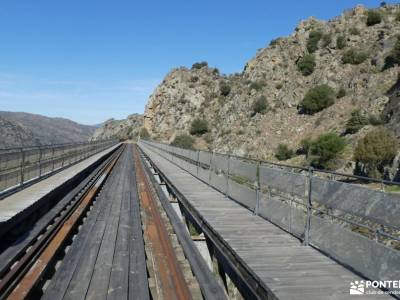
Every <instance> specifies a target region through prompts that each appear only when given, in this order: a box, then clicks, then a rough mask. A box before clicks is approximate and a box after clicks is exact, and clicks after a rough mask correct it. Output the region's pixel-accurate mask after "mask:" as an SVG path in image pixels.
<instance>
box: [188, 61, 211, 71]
mask: <svg viewBox="0 0 400 300" xmlns="http://www.w3.org/2000/svg"><path fill="white" fill-rule="evenodd" d="M203 67H208V62H206V61H202V62H196V63H194V64H193V65H192V69H201V68H203Z"/></svg>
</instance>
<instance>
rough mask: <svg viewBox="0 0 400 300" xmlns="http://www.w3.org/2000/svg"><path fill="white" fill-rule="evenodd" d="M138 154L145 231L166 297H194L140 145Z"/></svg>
mask: <svg viewBox="0 0 400 300" xmlns="http://www.w3.org/2000/svg"><path fill="white" fill-rule="evenodd" d="M134 158H135V166H136V168H135V169H136V174H137V176H136V178H137V182H138V189H139V195H140V202H141V205H142V208H143V209H144V211H145V213H146V216H147V218H146V221H145V222H146V229H145V234H146V235H147V237H148V239H149V241H150V243H151V246H152V250H153V255H154V259H155V263H156V267H157V275H158V276H159V279H160V285H161V287H162V289H161V292H162V295H163V299H192V297H191V294H190V291H189V287H188V285H187V282H186V280H185V278H184V275H183V272H182V269H181V267H180V265H179V262H178V259H177V257H176V255H175V252H174V249H173V246H172V243H171V240H170V239H169V235H168V231H167V229H166V227H165V225H164V223H163V221H162V218H161V214H160V211H159V208H158V206H157V202H156V199H155V196H154V194H153V192H152V191H151V188H150V182H149V179H148V178H147V176H146V174H145V172H144V169H143V165H142V164H141V161H140V157H139V152H138V150H137V148H135V151H134Z"/></svg>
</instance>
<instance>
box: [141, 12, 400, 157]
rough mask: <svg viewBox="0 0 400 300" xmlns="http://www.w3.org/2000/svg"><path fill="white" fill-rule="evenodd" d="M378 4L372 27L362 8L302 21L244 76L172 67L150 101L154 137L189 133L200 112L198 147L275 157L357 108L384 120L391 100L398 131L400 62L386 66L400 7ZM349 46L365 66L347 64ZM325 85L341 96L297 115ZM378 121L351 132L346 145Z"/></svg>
mask: <svg viewBox="0 0 400 300" xmlns="http://www.w3.org/2000/svg"><path fill="white" fill-rule="evenodd" d="M376 10H377V11H379V12H380V14H381V16H382V21H381V22H380V23H379V24H375V25H373V26H367V24H366V19H367V16H366V12H367V10H366V9H365V8H364V7H362V6H357V7H356V8H354V9H352V10H348V11H346V12H344V13H343V14H342V15H340V16H338V17H336V18H334V19H332V20H329V21H320V20H316V19H315V18H309V19H308V20H305V21H302V22H300V24H299V25H298V26H297V27H296V28H295V31H294V32H293V34H292V35H290V36H288V37H283V38H279V39H276V40H274V41H272V42H271V44H270V45H269V46H268V47H266V48H264V49H261V50H260V51H258V53H257V54H256V56H255V57H254V58H253V59H251V60H250V61H249V62H248V63H247V64H246V65H245V67H244V70H243V72H242V73H241V74H233V75H229V76H225V75H221V74H219V72H218V70H217V69H215V68H209V67H208V66H203V67H201V66H200V67H199V66H196V67H194V68H192V69H188V68H184V67H181V68H177V69H174V70H172V71H171V72H170V73H169V74H168V75H167V76H166V77H165V79H164V80H163V82H162V83H161V84H160V85H159V86H158V87H157V88H156V90H155V91H154V93H153V94H152V95H151V97H150V99H149V102H148V104H147V106H146V109H145V114H144V127H145V128H146V129H147V130H148V132H149V133H150V134H151V136H152V137H153V138H155V139H158V140H161V141H165V142H170V141H172V140H173V139H174V137H175V136H176V135H177V134H179V133H187V132H188V131H189V129H190V124H191V122H192V121H193V120H194V119H195V118H201V119H205V120H207V122H208V124H209V128H210V132H209V133H208V134H206V135H204V136H203V137H202V138H197V147H198V148H211V149H214V150H216V151H220V152H231V153H235V154H238V155H249V156H252V157H256V158H261V159H268V160H271V159H274V156H273V155H274V151H275V148H276V147H277V145H278V144H279V143H284V144H287V145H288V146H289V147H290V148H293V149H296V148H298V146H299V144H300V141H301V140H302V139H304V138H307V137H311V138H313V137H316V136H318V135H320V134H322V133H326V132H336V133H338V134H343V133H344V131H345V125H346V122H347V120H348V119H349V117H350V115H351V112H352V111H353V110H355V109H361V110H362V111H363V112H365V113H366V114H368V115H371V116H374V117H377V118H380V116H381V115H382V114H384V113H385V110H388V106H390V107H393V109H391V110H390V111H391V113H390V116H389V118H388V120H387V122H388V124H391V125H390V126H389V125H388V128H390V129H391V130H393V131H395V132H396V133H397V136H399V135H400V134H399V131H398V130H399V125H398V124H399V103H398V98H395V97H394V96H393V94H394V92H393V91H392V92H390V90H391V89H393V86H395V85H396V82H397V79H398V74H399V71H400V67H399V65H397V64H396V65H394V66H392V67H390V68H386V67H385V59H386V58H387V56H388V55H389V54H390V52H391V51H392V49H393V46H394V45H395V43H396V41H397V36H398V35H399V34H400V21H399V19H398V16H399V12H400V7H399V6H398V5H385V6H382V7H380V8H378V9H376ZM315 31H318V32H320V33H321V35H322V37H321V39H320V41H319V42H318V45H317V50H316V51H315V52H314V53H313V55H314V57H315V63H316V66H315V70H314V72H313V73H312V74H311V75H308V76H304V75H302V73H301V72H300V71H299V69H298V61H299V60H300V59H301V58H302V57H303V56H304V55H306V54H307V53H308V52H309V51H308V48H307V42H308V40H309V36H310V33H311V32H315ZM338 39H342V45H339V44H338ZM351 49H353V50H354V51H355V52H356V53H361V52H362V53H363V54H364V55H366V59H365V60H364V61H363V62H361V63H359V64H351V63H344V62H343V56H344V55H345V53H346V52H347V51H349V50H351ZM320 84H327V85H329V86H330V87H331V88H332V89H333V90H334V91H335V92H337V93H338V92H339V91H340V90H342V91H341V92H342V95H340V97H338V98H337V99H336V100H335V103H334V104H333V105H332V106H330V107H328V108H326V109H324V110H322V111H321V112H318V113H316V114H314V115H305V114H301V113H299V110H298V106H299V103H300V102H301V101H302V99H303V98H304V96H305V94H306V93H307V91H308V90H309V89H310V88H312V87H314V86H316V85H320ZM222 86H228V87H229V88H228V89H226V88H221V87H222ZM227 90H229V91H227ZM343 92H344V93H343ZM343 94H345V95H343ZM260 97H265V99H266V100H267V102H268V109H267V112H266V113H262V114H261V113H254V111H253V105H254V103H255V102H256V101H257V99H259V98H260ZM389 98H390V99H391V101H389ZM372 127H373V126H372V125H368V126H366V127H364V128H363V129H362V130H361V131H360V132H358V133H356V134H349V135H346V139H347V141H348V145H349V146H348V148H349V149H352V148H353V147H352V146H354V145H355V143H356V142H357V140H358V139H359V138H360V137H362V136H364V135H365V134H366V132H368V131H369V130H370V129H371V128H372ZM396 130H397V131H396ZM343 158H344V160H351V158H352V151H345V153H344V157H343ZM295 159H298V160H299V159H300V160H301V158H295Z"/></svg>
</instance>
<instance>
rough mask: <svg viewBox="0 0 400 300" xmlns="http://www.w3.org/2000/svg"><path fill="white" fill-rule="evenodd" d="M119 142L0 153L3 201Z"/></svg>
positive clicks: (99, 142)
mask: <svg viewBox="0 0 400 300" xmlns="http://www.w3.org/2000/svg"><path fill="white" fill-rule="evenodd" d="M117 143H118V140H116V139H110V140H99V141H90V142H79V143H65V144H55V145H47V146H36V147H20V148H9V149H2V150H0V198H2V197H4V195H5V194H9V193H10V191H11V190H15V189H16V188H21V187H23V186H24V185H25V184H26V183H28V182H30V183H31V182H32V180H35V181H36V180H38V179H40V178H42V177H43V176H49V175H50V174H52V173H53V172H55V171H58V170H60V169H62V168H65V167H67V166H70V165H72V164H75V163H77V162H79V161H81V160H83V159H85V158H87V157H89V156H92V155H94V154H96V153H98V152H100V151H102V150H104V149H107V148H109V147H111V146H113V145H115V144H117Z"/></svg>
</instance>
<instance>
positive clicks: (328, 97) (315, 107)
mask: <svg viewBox="0 0 400 300" xmlns="http://www.w3.org/2000/svg"><path fill="white" fill-rule="evenodd" d="M334 97H335V92H334V90H333V89H332V88H331V87H330V86H328V85H326V84H322V85H317V86H315V87H313V88H311V89H310V90H309V91H308V92H307V94H306V95H305V96H304V99H303V101H302V102H301V103H300V111H301V112H302V113H305V114H310V115H312V114H315V113H317V112H319V111H321V110H323V109H325V108H327V107H329V106H331V105H333V103H335V100H334Z"/></svg>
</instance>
